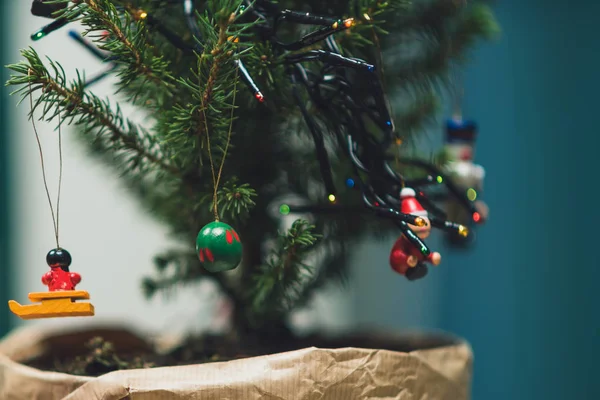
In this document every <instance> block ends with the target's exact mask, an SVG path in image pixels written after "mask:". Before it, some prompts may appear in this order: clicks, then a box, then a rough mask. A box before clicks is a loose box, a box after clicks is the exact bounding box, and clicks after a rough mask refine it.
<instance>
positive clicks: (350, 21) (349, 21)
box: [344, 18, 354, 28]
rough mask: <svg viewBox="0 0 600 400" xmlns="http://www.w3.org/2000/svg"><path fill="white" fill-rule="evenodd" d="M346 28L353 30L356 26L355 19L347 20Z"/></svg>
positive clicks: (345, 22)
mask: <svg viewBox="0 0 600 400" xmlns="http://www.w3.org/2000/svg"><path fill="white" fill-rule="evenodd" d="M344 26H345V27H346V28H351V27H352V26H354V18H348V19H347V20H345V21H344Z"/></svg>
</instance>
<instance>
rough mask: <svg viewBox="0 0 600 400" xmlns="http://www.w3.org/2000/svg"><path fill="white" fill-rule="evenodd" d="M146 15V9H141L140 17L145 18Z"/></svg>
mask: <svg viewBox="0 0 600 400" xmlns="http://www.w3.org/2000/svg"><path fill="white" fill-rule="evenodd" d="M147 16H148V13H147V12H146V11H142V12H141V13H140V19H146V17H147Z"/></svg>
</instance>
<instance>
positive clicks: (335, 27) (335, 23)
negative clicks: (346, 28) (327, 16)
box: [331, 21, 340, 29]
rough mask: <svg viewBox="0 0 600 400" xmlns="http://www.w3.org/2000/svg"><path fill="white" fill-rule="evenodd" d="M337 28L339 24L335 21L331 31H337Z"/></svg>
mask: <svg viewBox="0 0 600 400" xmlns="http://www.w3.org/2000/svg"><path fill="white" fill-rule="evenodd" d="M338 26H340V24H339V23H338V22H337V21H335V22H334V23H333V25H331V27H332V28H333V29H337V28H338Z"/></svg>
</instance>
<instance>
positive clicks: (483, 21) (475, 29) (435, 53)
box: [387, 4, 498, 91]
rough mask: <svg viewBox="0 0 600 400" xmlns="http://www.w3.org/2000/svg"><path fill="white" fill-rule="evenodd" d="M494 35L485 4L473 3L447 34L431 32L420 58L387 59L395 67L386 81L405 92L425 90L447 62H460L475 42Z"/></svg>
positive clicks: (444, 68) (446, 65)
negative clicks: (410, 89) (413, 89)
mask: <svg viewBox="0 0 600 400" xmlns="http://www.w3.org/2000/svg"><path fill="white" fill-rule="evenodd" d="M437 28H439V27H436V29H437ZM497 33H498V25H497V24H496V22H495V20H494V19H493V15H492V13H491V10H490V9H489V8H488V7H487V6H486V5H481V4H475V5H473V6H471V7H469V8H468V9H467V10H466V11H465V12H464V13H463V14H462V15H461V16H460V17H459V18H458V20H457V22H456V26H455V27H454V28H452V29H451V30H449V31H447V32H439V31H435V32H434V34H433V35H429V37H428V39H429V41H430V43H431V45H430V46H429V47H427V46H426V47H425V48H424V49H423V51H422V52H421V55H420V56H418V57H415V58H412V59H403V60H398V59H391V60H388V62H391V63H393V64H394V65H396V66H397V67H396V68H394V69H388V72H389V74H388V75H389V76H388V78H387V79H388V82H389V83H390V84H399V85H401V86H402V87H404V88H405V89H406V88H407V87H413V88H419V87H420V88H422V89H425V90H427V91H429V90H430V89H431V86H432V85H433V84H434V83H435V82H436V81H437V80H439V79H441V78H443V75H444V73H445V72H446V71H447V70H448V67H449V65H450V62H451V61H453V60H454V61H461V60H464V59H465V58H466V55H467V52H468V50H469V49H470V48H471V47H472V45H473V44H474V42H475V41H476V40H477V39H479V38H485V39H491V38H493V37H495V35H496V34H497ZM392 58H393V57H392ZM398 66H399V67H398Z"/></svg>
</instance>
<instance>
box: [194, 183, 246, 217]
mask: <svg viewBox="0 0 600 400" xmlns="http://www.w3.org/2000/svg"><path fill="white" fill-rule="evenodd" d="M237 182H238V180H237V178H232V179H231V180H229V181H228V182H226V183H225V184H223V186H222V187H221V188H220V189H219V191H218V192H217V199H218V200H217V206H218V209H219V212H220V216H221V218H223V219H224V220H228V221H234V220H237V221H240V222H243V221H245V220H246V219H247V217H248V214H249V213H250V210H251V209H252V208H253V207H254V206H255V205H256V203H255V202H254V200H253V198H255V197H256V196H258V194H257V193H256V190H254V189H252V188H251V187H250V185H248V184H247V183H244V184H241V185H239V184H238V183H237ZM200 201H201V203H203V204H209V207H208V211H209V212H212V210H214V199H213V195H212V193H206V194H205V195H204V196H203V197H202V198H201V200H200Z"/></svg>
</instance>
